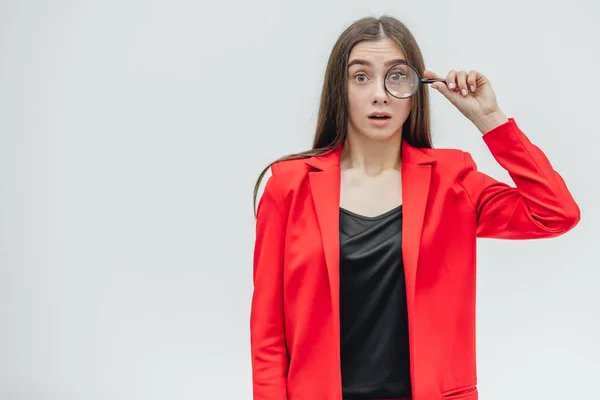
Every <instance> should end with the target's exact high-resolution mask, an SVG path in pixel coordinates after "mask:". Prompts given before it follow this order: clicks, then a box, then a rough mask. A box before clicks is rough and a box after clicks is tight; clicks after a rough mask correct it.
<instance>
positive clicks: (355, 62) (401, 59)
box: [348, 58, 406, 68]
mask: <svg viewBox="0 0 600 400" xmlns="http://www.w3.org/2000/svg"><path fill="white" fill-rule="evenodd" d="M401 62H406V60H405V59H403V58H396V59H394V60H389V61H386V62H385V63H384V64H383V65H384V66H386V67H391V66H392V65H393V64H398V63H401ZM356 64H358V65H365V66H367V67H372V66H373V64H371V62H369V61H367V60H362V59H360V58H355V59H354V60H352V61H350V62H349V63H348V68H350V67H351V66H353V65H356Z"/></svg>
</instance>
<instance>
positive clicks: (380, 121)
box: [369, 117, 392, 127]
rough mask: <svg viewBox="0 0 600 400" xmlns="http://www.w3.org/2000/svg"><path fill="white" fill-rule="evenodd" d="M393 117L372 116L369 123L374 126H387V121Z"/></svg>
mask: <svg viewBox="0 0 600 400" xmlns="http://www.w3.org/2000/svg"><path fill="white" fill-rule="evenodd" d="M391 119H392V118H391V117H388V118H370V117H369V123H370V124H371V125H373V126H378V127H379V126H385V125H387V123H388V122H389V121H390V120H391Z"/></svg>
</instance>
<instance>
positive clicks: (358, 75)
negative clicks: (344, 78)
mask: <svg viewBox="0 0 600 400" xmlns="http://www.w3.org/2000/svg"><path fill="white" fill-rule="evenodd" d="M361 76H362V77H364V78H365V79H366V78H367V76H366V75H365V74H356V75H354V79H358V78H359V77H361ZM359 82H360V83H363V82H364V80H362V81H359Z"/></svg>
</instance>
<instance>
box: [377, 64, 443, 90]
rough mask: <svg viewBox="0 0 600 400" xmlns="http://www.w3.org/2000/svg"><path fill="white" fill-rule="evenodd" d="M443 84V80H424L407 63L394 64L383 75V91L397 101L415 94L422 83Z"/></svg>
mask: <svg viewBox="0 0 600 400" xmlns="http://www.w3.org/2000/svg"><path fill="white" fill-rule="evenodd" d="M434 82H444V83H446V80H445V79H425V78H423V77H422V76H421V75H419V73H418V72H417V70H416V69H415V68H414V67H412V66H411V65H408V64H407V63H404V62H402V63H398V64H394V65H392V66H391V67H390V69H388V71H387V72H386V74H385V90H386V91H387V92H388V93H389V94H391V95H392V96H394V97H396V98H398V99H406V98H409V97H410V96H412V95H413V94H415V93H417V91H418V90H419V88H420V87H421V85H422V84H424V83H434Z"/></svg>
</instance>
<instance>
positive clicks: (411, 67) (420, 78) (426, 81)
mask: <svg viewBox="0 0 600 400" xmlns="http://www.w3.org/2000/svg"><path fill="white" fill-rule="evenodd" d="M398 65H406V66H407V67H409V68H410V69H412V70H413V71H414V72H415V74H416V75H417V77H418V78H419V84H418V85H417V88H416V89H415V91H414V92H413V93H412V94H411V95H410V96H408V97H398V96H394V95H393V94H392V92H390V91H389V90H388V88H387V85H386V84H385V82H386V81H387V76H388V74H389V73H390V71H391V70H392V69H393V68H395V67H396V66H398ZM423 79H424V78H423V77H422V76H421V75H420V74H419V72H418V71H417V70H416V69H415V67H413V66H412V65H410V64H409V63H406V62H400V63H396V64H394V65H392V66H391V67H390V68H389V69H388V70H387V72H386V73H385V79H384V83H383V86H384V88H385V91H386V92H388V93H389V94H390V95H391V96H392V97H395V98H397V99H408V98H411V97H412V96H414V95H415V93H417V92H418V91H419V89H421V86H422V85H423V83H434V82H440V80H438V79H425V81H423ZM441 82H444V83H446V80H445V79H442V80H441Z"/></svg>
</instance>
